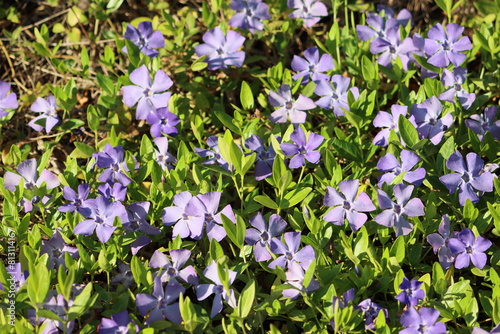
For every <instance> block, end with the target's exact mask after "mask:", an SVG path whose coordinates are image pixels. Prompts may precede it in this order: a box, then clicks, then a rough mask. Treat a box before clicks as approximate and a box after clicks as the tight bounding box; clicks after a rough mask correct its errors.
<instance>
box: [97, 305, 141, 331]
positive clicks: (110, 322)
mask: <svg viewBox="0 0 500 334" xmlns="http://www.w3.org/2000/svg"><path fill="white" fill-rule="evenodd" d="M130 322H132V323H133V324H134V327H135V331H136V332H139V326H137V324H135V323H134V322H133V321H132V320H131V319H130V316H129V314H128V311H127V310H125V311H121V312H119V313H115V314H113V315H112V316H111V318H102V319H101V325H100V326H99V334H118V333H119V334H128V333H130V332H129V329H128V325H129V324H130Z"/></svg>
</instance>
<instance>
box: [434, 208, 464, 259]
mask: <svg viewBox="0 0 500 334" xmlns="http://www.w3.org/2000/svg"><path fill="white" fill-rule="evenodd" d="M457 235H458V232H455V231H454V232H451V233H450V218H449V217H448V215H447V214H445V215H443V217H442V219H441V224H439V227H438V233H431V234H429V235H428V236H427V242H428V243H429V244H430V245H431V246H432V250H433V251H434V254H437V255H438V259H439V263H440V264H441V267H443V269H448V268H449V267H451V265H452V264H453V263H454V262H455V256H454V255H453V254H452V253H451V251H450V249H449V248H448V240H450V239H451V238H456V237H457Z"/></svg>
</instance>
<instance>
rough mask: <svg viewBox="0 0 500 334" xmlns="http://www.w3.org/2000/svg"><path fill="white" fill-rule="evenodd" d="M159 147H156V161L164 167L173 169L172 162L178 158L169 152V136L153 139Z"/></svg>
mask: <svg viewBox="0 0 500 334" xmlns="http://www.w3.org/2000/svg"><path fill="white" fill-rule="evenodd" d="M153 141H154V142H155V144H156V147H158V149H155V155H156V162H157V163H158V165H160V166H161V167H162V168H163V169H172V168H173V166H172V165H171V164H173V163H176V162H177V159H176V158H175V157H174V156H173V155H172V154H170V153H168V138H165V137H157V138H155V139H153Z"/></svg>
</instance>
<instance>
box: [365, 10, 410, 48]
mask: <svg viewBox="0 0 500 334" xmlns="http://www.w3.org/2000/svg"><path fill="white" fill-rule="evenodd" d="M377 10H378V11H379V12H382V11H383V13H381V14H376V13H368V15H367V16H366V24H367V25H361V24H358V25H357V26H356V32H357V33H358V37H359V39H360V40H362V41H368V40H370V39H372V38H373V37H376V38H375V39H374V40H373V41H372V42H375V41H376V40H377V39H379V38H381V39H385V38H386V36H387V31H388V30H390V29H392V28H399V26H403V27H406V25H407V24H408V22H410V21H411V20H412V15H411V13H410V11H408V10H407V9H403V10H401V11H400V12H399V13H398V15H397V16H396V17H394V14H395V13H394V10H393V9H392V8H390V7H385V6H382V5H377Z"/></svg>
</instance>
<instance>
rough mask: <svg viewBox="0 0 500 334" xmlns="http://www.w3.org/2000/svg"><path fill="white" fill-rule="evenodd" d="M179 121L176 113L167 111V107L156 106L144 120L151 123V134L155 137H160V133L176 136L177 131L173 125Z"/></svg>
mask: <svg viewBox="0 0 500 334" xmlns="http://www.w3.org/2000/svg"><path fill="white" fill-rule="evenodd" d="M180 121H181V120H180V119H179V117H177V115H176V114H174V113H171V112H170V111H168V108H158V109H156V111H154V112H151V113H149V114H148V116H147V117H146V122H148V123H149V124H150V125H151V135H152V136H153V137H155V138H158V137H161V136H162V134H166V135H169V136H172V137H175V136H177V133H178V132H179V131H178V130H177V128H176V127H175V126H176V125H177V124H179V123H180Z"/></svg>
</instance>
